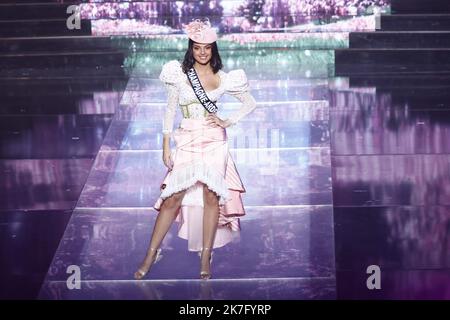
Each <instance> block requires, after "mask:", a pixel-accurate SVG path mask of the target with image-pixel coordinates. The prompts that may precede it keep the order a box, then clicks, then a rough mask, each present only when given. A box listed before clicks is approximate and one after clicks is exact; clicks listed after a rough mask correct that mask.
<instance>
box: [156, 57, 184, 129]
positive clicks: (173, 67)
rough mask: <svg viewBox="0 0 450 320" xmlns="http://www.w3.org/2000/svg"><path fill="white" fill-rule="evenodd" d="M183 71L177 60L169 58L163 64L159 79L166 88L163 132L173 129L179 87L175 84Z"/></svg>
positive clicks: (179, 79)
mask: <svg viewBox="0 0 450 320" xmlns="http://www.w3.org/2000/svg"><path fill="white" fill-rule="evenodd" d="M182 74H183V71H182V70H181V64H180V62H178V61H177V60H171V61H169V62H167V63H166V64H164V65H163V67H162V70H161V74H160V75H159V79H160V80H161V81H162V82H163V83H164V85H165V87H166V89H167V106H166V112H165V114H164V120H163V130H162V132H163V134H170V133H171V132H172V130H173V122H174V119H175V113H176V110H177V107H178V104H179V89H178V86H177V84H178V83H179V82H180V81H181V79H182V78H181V77H182Z"/></svg>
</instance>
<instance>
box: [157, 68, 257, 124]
mask: <svg viewBox="0 0 450 320" xmlns="http://www.w3.org/2000/svg"><path fill="white" fill-rule="evenodd" d="M218 75H219V77H220V85H219V87H218V88H217V89H214V90H211V91H206V94H207V95H208V98H209V99H210V100H211V101H213V102H217V100H219V98H220V97H221V96H222V95H223V94H224V93H227V94H230V95H232V96H234V97H236V98H237V99H239V101H241V103H242V106H241V107H240V108H239V109H238V110H237V111H235V112H234V113H233V114H231V116H230V117H229V118H228V119H229V120H230V121H231V123H232V124H236V123H237V122H238V121H239V120H240V119H242V118H243V117H244V116H246V115H247V114H248V113H250V112H251V111H253V109H255V107H256V101H255V99H254V98H253V96H252V95H251V94H250V92H249V84H248V80H247V76H246V75H245V72H244V70H242V69H238V70H233V71H230V72H228V73H226V72H224V71H222V70H219V72H218ZM159 79H160V80H161V81H162V82H164V84H165V86H166V88H167V93H168V101H167V107H166V112H165V115H164V122H163V133H171V132H172V130H173V122H174V118H175V113H176V110H177V108H178V107H181V109H182V111H183V116H184V117H189V118H195V119H199V118H203V117H205V116H206V114H207V113H205V108H204V107H203V106H202V105H201V103H200V101H199V100H198V99H197V97H196V96H195V93H194V90H193V89H192V87H191V85H190V84H189V80H188V78H187V76H186V74H185V73H184V72H183V70H182V67H181V63H180V62H179V61H177V60H171V61H169V62H167V63H166V64H165V65H164V66H163V68H162V71H161V74H160V76H159Z"/></svg>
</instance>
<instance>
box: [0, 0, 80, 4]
mask: <svg viewBox="0 0 450 320" xmlns="http://www.w3.org/2000/svg"><path fill="white" fill-rule="evenodd" d="M81 2H88V1H87V0H3V3H4V4H17V3H29V4H35V3H81Z"/></svg>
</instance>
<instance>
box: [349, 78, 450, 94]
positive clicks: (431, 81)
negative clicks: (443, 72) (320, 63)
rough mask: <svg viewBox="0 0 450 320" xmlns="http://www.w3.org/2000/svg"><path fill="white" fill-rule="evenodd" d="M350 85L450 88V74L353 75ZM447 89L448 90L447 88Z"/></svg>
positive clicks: (390, 87)
mask: <svg viewBox="0 0 450 320" xmlns="http://www.w3.org/2000/svg"><path fill="white" fill-rule="evenodd" d="M349 85H350V87H356V88H361V87H377V89H396V88H400V89H402V88H420V89H423V88H431V89H439V88H441V89H444V88H450V76H439V75H408V76H406V77H405V76H395V75H394V76H392V75H390V76H351V77H350V78H349ZM446 91H447V90H446Z"/></svg>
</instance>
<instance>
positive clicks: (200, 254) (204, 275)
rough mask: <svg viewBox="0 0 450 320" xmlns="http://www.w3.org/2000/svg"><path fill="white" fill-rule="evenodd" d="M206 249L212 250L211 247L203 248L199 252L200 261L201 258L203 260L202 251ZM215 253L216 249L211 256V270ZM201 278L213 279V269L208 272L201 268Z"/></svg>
mask: <svg viewBox="0 0 450 320" xmlns="http://www.w3.org/2000/svg"><path fill="white" fill-rule="evenodd" d="M204 250H205V251H206V250H211V248H203V249H202V250H201V251H199V252H198V256H199V257H200V263H201V260H202V252H203V251H204ZM213 254H214V251H211V255H210V256H209V268H210V270H211V263H212V261H213ZM200 279H203V280H208V279H211V271H209V272H208V271H203V270H200Z"/></svg>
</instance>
